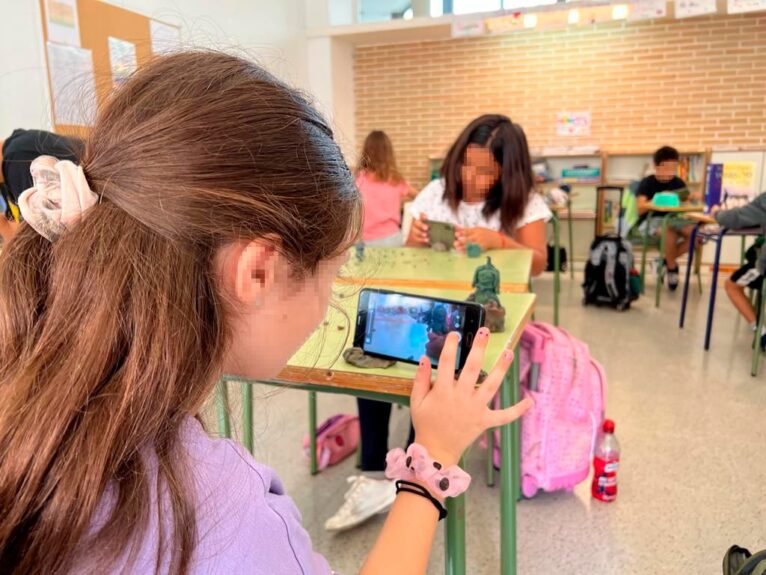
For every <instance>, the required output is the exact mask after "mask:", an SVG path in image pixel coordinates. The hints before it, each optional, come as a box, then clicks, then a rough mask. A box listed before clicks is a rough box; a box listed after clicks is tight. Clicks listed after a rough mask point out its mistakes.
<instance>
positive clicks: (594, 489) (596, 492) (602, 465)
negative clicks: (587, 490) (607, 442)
mask: <svg viewBox="0 0 766 575" xmlns="http://www.w3.org/2000/svg"><path fill="white" fill-rule="evenodd" d="M619 466H620V460H619V459H601V458H600V457H594V458H593V484H592V486H591V493H592V495H593V497H594V498H596V499H598V500H599V501H614V500H615V498H616V497H617V469H618V468H619Z"/></svg>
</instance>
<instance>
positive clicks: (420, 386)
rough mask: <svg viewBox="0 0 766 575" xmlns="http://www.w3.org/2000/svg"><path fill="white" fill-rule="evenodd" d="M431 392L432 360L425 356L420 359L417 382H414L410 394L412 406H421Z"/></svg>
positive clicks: (416, 376) (416, 374) (416, 373)
mask: <svg viewBox="0 0 766 575" xmlns="http://www.w3.org/2000/svg"><path fill="white" fill-rule="evenodd" d="M429 391H431V360H429V359H428V357H426V356H425V355H424V356H423V357H421V358H420V363H419V364H418V369H417V371H415V380H414V381H413V382H412V392H410V405H413V406H418V405H420V403H421V402H422V401H423V399H425V397H426V395H428V392H429Z"/></svg>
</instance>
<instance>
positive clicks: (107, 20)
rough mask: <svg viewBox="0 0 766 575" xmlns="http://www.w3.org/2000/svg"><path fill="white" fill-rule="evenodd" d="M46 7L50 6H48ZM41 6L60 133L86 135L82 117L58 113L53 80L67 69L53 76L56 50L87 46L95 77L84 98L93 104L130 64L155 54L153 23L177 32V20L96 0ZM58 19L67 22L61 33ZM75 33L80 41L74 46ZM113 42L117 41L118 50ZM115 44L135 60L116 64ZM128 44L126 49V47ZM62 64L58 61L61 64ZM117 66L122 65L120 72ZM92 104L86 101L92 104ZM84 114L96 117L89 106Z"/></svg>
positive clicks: (50, 1)
mask: <svg viewBox="0 0 766 575" xmlns="http://www.w3.org/2000/svg"><path fill="white" fill-rule="evenodd" d="M49 7H50V8H51V10H50V11H49ZM40 10H41V16H42V18H41V20H42V27H43V43H44V46H43V51H44V53H45V58H46V65H47V74H48V85H49V87H50V89H49V95H50V101H51V111H52V124H53V130H54V131H55V132H57V133H61V134H70V135H78V136H85V135H86V134H87V132H88V130H89V127H88V125H83V124H86V122H77V123H73V122H67V121H66V118H67V117H70V118H71V117H72V115H71V114H70V115H67V114H64V113H62V108H63V104H61V106H60V108H59V109H57V101H56V98H57V91H56V84H55V83H54V80H55V81H58V82H62V78H64V79H65V80H66V75H65V74H64V75H62V74H61V72H59V76H58V78H54V75H56V73H57V72H56V65H57V64H56V62H57V61H60V57H59V56H56V55H57V54H64V55H65V56H66V54H67V53H70V54H75V55H78V54H79V55H84V54H87V51H90V54H91V56H92V77H93V82H92V83H89V84H88V85H89V86H92V88H93V89H92V90H90V91H89V92H91V93H90V94H88V95H89V97H90V99H89V100H88V104H95V106H96V107H100V106H102V105H103V104H104V103H105V102H106V100H107V98H108V97H109V94H110V93H111V91H112V90H113V89H114V87H115V85H116V82H117V79H116V78H117V77H118V76H119V75H120V74H123V76H125V77H126V76H127V75H129V73H130V72H131V71H132V70H133V69H134V67H141V66H142V65H143V64H145V63H146V62H147V61H148V60H149V59H151V57H152V56H153V54H154V50H153V48H152V34H153V33H156V32H155V30H156V29H157V27H159V28H160V29H163V30H170V31H171V32H174V33H175V34H176V35H179V36H180V31H179V30H178V27H177V26H172V25H170V24H167V23H164V22H159V21H157V20H153V19H151V18H148V17H147V16H143V15H141V14H137V13H135V12H131V11H130V10H125V9H124V8H120V7H117V6H113V5H111V4H106V3H105V2H100V1H99V0H40ZM57 11H58V13H57ZM71 18H74V20H72V19H71ZM72 22H74V26H71V25H70V24H71V23H72ZM57 23H63V26H68V25H69V26H70V27H69V28H68V29H64V32H63V33H62V27H60V26H58V24H57ZM68 31H69V32H71V34H70V35H69V36H67V32H68ZM78 36H79V47H77V46H75V44H76V43H77V40H78V38H77V37H78ZM67 42H69V45H67ZM110 45H111V52H110ZM114 46H117V47H118V50H117V51H116V50H115V48H114ZM119 47H122V50H121V51H122V53H126V55H127V58H128V61H129V62H131V61H132V62H133V63H134V66H132V65H128V66H122V67H120V66H119V65H118V64H117V65H116V64H115V56H114V55H115V53H117V54H119V53H120V51H119ZM126 47H127V50H125V48H126ZM155 49H156V46H155ZM85 59H87V58H85ZM52 60H55V61H52ZM61 69H62V68H61V67H59V70H61ZM116 70H117V71H116ZM120 70H122V71H121V72H120ZM86 83H87V82H86ZM59 85H60V84H59ZM92 92H95V102H93V95H92ZM92 107H93V106H90V108H92ZM83 113H84V112H83ZM87 116H88V117H90V118H91V119H94V118H95V110H90V113H88V114H87ZM62 119H64V121H62Z"/></svg>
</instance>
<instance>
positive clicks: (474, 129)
mask: <svg viewBox="0 0 766 575" xmlns="http://www.w3.org/2000/svg"><path fill="white" fill-rule="evenodd" d="M471 144H475V145H478V146H481V147H483V148H488V149H489V150H490V151H491V152H492V155H493V157H494V158H495V161H496V162H497V163H498V164H499V165H500V177H499V178H498V180H497V182H496V183H495V185H494V186H493V187H492V189H491V190H490V192H489V194H488V195H487V199H486V200H485V203H484V209H483V214H484V216H485V217H489V216H491V215H492V214H494V213H495V212H497V211H498V210H499V211H500V224H501V226H502V229H503V231H505V232H506V233H508V234H512V233H513V232H514V230H515V228H516V222H517V221H518V220H519V219H520V218H521V217H522V215H523V214H524V210H525V209H526V207H527V202H528V201H529V197H530V194H532V193H533V186H534V176H533V174H532V159H531V158H530V155H529V146H528V145H527V136H526V135H525V134H524V130H523V129H522V128H521V126H519V125H518V124H515V123H514V122H512V121H511V119H510V118H509V117H508V116H503V115H501V114H485V115H484V116H479V117H478V118H476V119H475V120H473V121H472V122H471V123H470V124H468V126H466V127H465V129H464V130H463V132H462V133H461V134H460V136H458V139H457V140H455V143H454V144H452V147H451V148H450V150H449V152H448V153H447V157H446V158H445V159H444V163H443V164H442V168H441V175H442V177H443V178H444V199H445V200H446V201H447V202H448V203H449V205H450V207H451V208H452V209H453V210H457V208H458V206H459V205H460V202H461V201H462V200H463V176H462V172H463V162H464V160H465V151H466V148H468V146H470V145H471Z"/></svg>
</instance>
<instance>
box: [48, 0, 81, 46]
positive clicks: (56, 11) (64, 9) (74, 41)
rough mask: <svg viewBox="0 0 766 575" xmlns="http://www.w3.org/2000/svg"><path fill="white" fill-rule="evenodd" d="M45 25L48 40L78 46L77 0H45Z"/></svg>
mask: <svg viewBox="0 0 766 575" xmlns="http://www.w3.org/2000/svg"><path fill="white" fill-rule="evenodd" d="M45 25H46V28H47V30H48V40H49V41H51V42H56V43H58V44H67V45H68V46H77V47H78V48H79V47H80V23H79V21H78V19H77V0H46V2H45Z"/></svg>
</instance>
